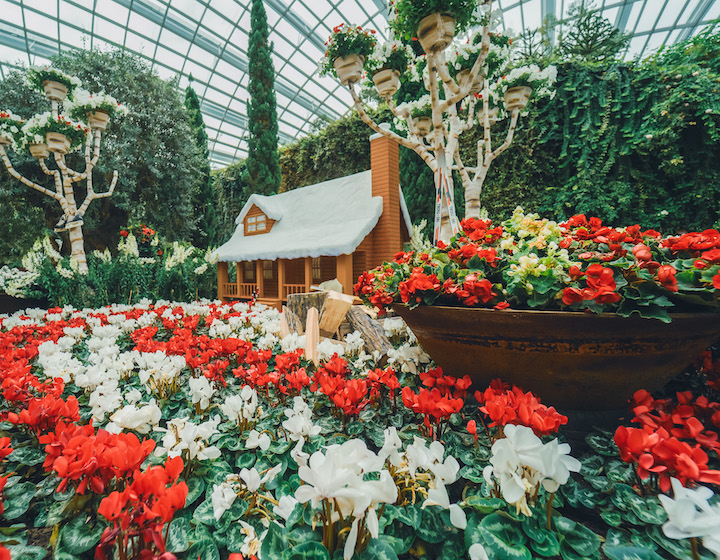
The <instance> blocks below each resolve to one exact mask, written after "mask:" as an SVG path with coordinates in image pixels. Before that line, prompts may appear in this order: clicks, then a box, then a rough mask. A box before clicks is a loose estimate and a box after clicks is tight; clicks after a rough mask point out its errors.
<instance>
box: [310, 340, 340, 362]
mask: <svg viewBox="0 0 720 560" xmlns="http://www.w3.org/2000/svg"><path fill="white" fill-rule="evenodd" d="M317 351H318V358H319V359H320V361H327V360H329V359H330V358H332V357H333V355H334V354H337V355H338V356H344V355H345V347H344V346H343V345H342V344H337V343H334V342H333V341H332V340H330V339H329V338H326V339H324V340H322V342H320V343H319V344H318V346H317Z"/></svg>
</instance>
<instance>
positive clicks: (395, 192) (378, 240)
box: [367, 125, 407, 268]
mask: <svg viewBox="0 0 720 560" xmlns="http://www.w3.org/2000/svg"><path fill="white" fill-rule="evenodd" d="M381 126H382V125H381ZM399 147H400V146H399V144H398V143H397V142H395V141H394V140H392V139H390V138H387V137H386V136H383V135H382V134H373V135H372V136H371V137H370V169H371V170H372V195H373V196H381V197H382V198H383V211H382V215H381V216H380V219H379V220H378V223H377V225H376V226H375V229H374V230H373V233H372V249H371V250H370V251H368V252H369V253H370V254H369V255H368V256H367V268H373V267H375V266H378V265H380V264H382V262H383V261H389V260H392V258H393V256H394V255H395V253H397V252H398V251H401V250H402V248H403V241H404V239H403V238H407V235H403V229H404V223H403V216H402V211H401V210H400V156H399Z"/></svg>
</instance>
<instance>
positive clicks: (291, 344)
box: [280, 333, 305, 353]
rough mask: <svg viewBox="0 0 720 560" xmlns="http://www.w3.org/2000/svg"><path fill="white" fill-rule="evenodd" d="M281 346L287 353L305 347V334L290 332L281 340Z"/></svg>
mask: <svg viewBox="0 0 720 560" xmlns="http://www.w3.org/2000/svg"><path fill="white" fill-rule="evenodd" d="M280 346H281V348H282V351H283V352H285V353H287V352H294V351H295V350H298V349H299V348H302V349H305V335H304V334H298V333H290V334H289V335H287V336H286V337H285V338H283V339H282V340H281V341H280Z"/></svg>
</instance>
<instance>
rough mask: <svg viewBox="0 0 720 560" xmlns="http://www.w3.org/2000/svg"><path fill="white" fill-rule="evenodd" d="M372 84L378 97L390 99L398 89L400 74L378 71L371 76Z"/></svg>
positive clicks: (392, 71)
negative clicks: (373, 83)
mask: <svg viewBox="0 0 720 560" xmlns="http://www.w3.org/2000/svg"><path fill="white" fill-rule="evenodd" d="M373 82H375V88H377V92H378V94H379V95H380V97H390V96H391V95H395V92H397V90H398V89H400V72H398V71H397V70H392V69H386V70H380V71H379V72H375V74H373Z"/></svg>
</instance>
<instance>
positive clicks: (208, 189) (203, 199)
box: [185, 76, 217, 247]
mask: <svg viewBox="0 0 720 560" xmlns="http://www.w3.org/2000/svg"><path fill="white" fill-rule="evenodd" d="M185 108H186V109H187V112H188V124H189V125H190V128H191V129H192V132H193V136H194V138H195V144H196V146H197V151H198V154H199V155H200V157H201V158H202V167H201V170H200V174H199V176H198V180H197V184H196V185H195V186H194V188H193V203H194V206H195V208H196V209H197V211H198V212H201V213H202V214H201V216H200V219H199V220H198V223H197V230H196V231H195V232H194V236H193V237H194V239H193V241H194V243H195V245H196V246H198V247H209V246H211V245H215V244H217V216H216V210H215V197H214V196H213V188H212V183H211V182H210V151H209V150H208V135H207V132H205V121H203V117H202V112H201V111H200V101H199V100H198V96H197V94H196V93H195V90H194V89H193V87H192V76H190V84H189V85H188V87H187V88H186V89H185Z"/></svg>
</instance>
